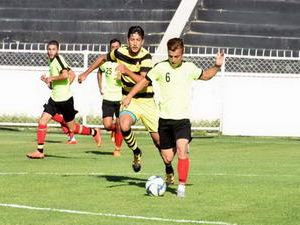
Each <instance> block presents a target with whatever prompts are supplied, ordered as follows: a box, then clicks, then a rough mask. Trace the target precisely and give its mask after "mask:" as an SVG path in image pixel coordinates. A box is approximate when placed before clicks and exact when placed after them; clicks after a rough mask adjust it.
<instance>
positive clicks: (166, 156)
mask: <svg viewBox="0 0 300 225" xmlns="http://www.w3.org/2000/svg"><path fill="white" fill-rule="evenodd" d="M158 133H159V138H160V148H161V150H160V154H161V157H162V159H163V162H164V164H165V172H166V177H165V180H166V183H167V185H172V184H174V183H175V177H174V169H173V166H172V161H173V159H174V155H175V151H174V150H175V149H176V142H175V137H174V133H173V130H172V124H170V122H169V120H164V119H159V126H158Z"/></svg>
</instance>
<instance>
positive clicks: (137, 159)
mask: <svg viewBox="0 0 300 225" xmlns="http://www.w3.org/2000/svg"><path fill="white" fill-rule="evenodd" d="M141 161H142V152H141V153H140V154H137V155H136V154H134V155H133V161H132V169H133V171H134V172H136V173H137V172H139V171H140V170H141V168H142V166H141Z"/></svg>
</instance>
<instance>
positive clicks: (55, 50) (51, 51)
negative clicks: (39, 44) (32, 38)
mask: <svg viewBox="0 0 300 225" xmlns="http://www.w3.org/2000/svg"><path fill="white" fill-rule="evenodd" d="M47 54H48V57H49V58H50V59H54V58H55V56H56V55H57V54H58V48H57V46H56V45H48V47H47Z"/></svg>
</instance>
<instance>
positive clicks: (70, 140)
mask: <svg viewBox="0 0 300 225" xmlns="http://www.w3.org/2000/svg"><path fill="white" fill-rule="evenodd" d="M52 120H54V121H56V122H58V123H60V126H61V129H62V131H63V132H64V134H66V135H67V136H68V142H67V143H68V144H77V140H76V138H75V136H74V135H71V133H70V131H69V127H68V125H67V123H66V122H65V120H64V118H63V115H62V114H61V113H56V114H55V115H54V116H53V117H52ZM74 126H75V125H74Z"/></svg>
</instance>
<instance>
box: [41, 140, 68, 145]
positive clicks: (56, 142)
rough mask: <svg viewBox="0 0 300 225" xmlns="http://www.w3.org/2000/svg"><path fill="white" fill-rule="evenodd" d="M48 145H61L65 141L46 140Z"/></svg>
mask: <svg viewBox="0 0 300 225" xmlns="http://www.w3.org/2000/svg"><path fill="white" fill-rule="evenodd" d="M45 142H46V143H54V144H61V143H64V142H63V141H54V140H46V141H45Z"/></svg>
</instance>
